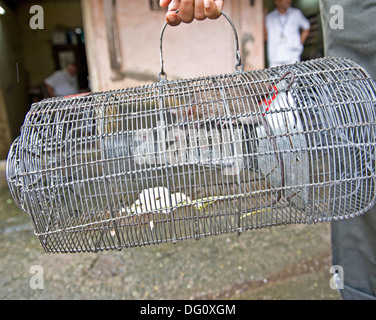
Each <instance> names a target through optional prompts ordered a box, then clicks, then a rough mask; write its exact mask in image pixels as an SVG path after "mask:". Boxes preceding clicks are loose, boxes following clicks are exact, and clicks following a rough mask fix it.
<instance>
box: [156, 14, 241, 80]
mask: <svg viewBox="0 0 376 320" xmlns="http://www.w3.org/2000/svg"><path fill="white" fill-rule="evenodd" d="M176 12H179V9H178V10H176ZM221 15H223V16H224V17H225V18H226V20H227V21H228V22H229V23H230V25H231V27H232V30H233V32H234V37H235V46H236V55H235V56H236V64H235V72H241V71H243V67H244V66H243V64H242V61H241V60H242V59H241V54H240V50H239V38H238V33H237V31H236V28H235V25H234V23H233V22H232V21H231V19H230V18H229V17H228V16H227V15H226V14H225V13H224V12H223V11H222V10H221ZM166 27H167V22H165V24H164V25H163V28H162V31H161V35H160V38H159V41H160V46H159V58H160V63H161V71H160V72H159V80H161V81H162V80H166V79H167V74H166V73H165V71H164V68H163V48H162V43H163V41H162V40H163V34H164V31H165V29H166Z"/></svg>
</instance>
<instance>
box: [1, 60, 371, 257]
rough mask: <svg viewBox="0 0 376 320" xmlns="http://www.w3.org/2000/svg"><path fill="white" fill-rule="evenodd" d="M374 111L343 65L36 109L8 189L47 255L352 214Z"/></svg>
mask: <svg viewBox="0 0 376 320" xmlns="http://www.w3.org/2000/svg"><path fill="white" fill-rule="evenodd" d="M375 106H376V86H375V82H373V81H372V79H371V78H370V77H369V75H368V74H367V72H366V71H365V70H364V69H362V68H361V67H360V66H358V65H357V64H355V63H354V62H352V61H351V60H349V59H345V58H322V59H316V60H311V61H307V62H301V63H297V64H294V65H287V66H282V67H276V68H270V69H265V70H257V71H250V72H245V71H241V72H240V71H239V72H235V73H234V74H228V75H218V76H208V77H201V78H196V79H187V80H176V81H167V80H164V81H161V82H159V83H156V84H153V85H146V86H142V87H136V88H130V89H124V90H116V91H108V92H100V93H91V94H87V95H80V96H76V97H66V98H52V99H46V100H43V101H41V102H39V103H35V104H33V105H32V107H31V110H30V111H29V113H28V114H27V116H26V119H25V122H24V124H23V126H22V129H21V135H20V137H19V138H17V139H16V140H15V142H14V144H13V145H12V147H11V150H10V152H9V156H8V161H7V180H8V184H9V188H10V190H11V193H12V196H13V197H14V199H15V202H16V203H17V205H18V206H19V207H20V208H21V209H22V210H24V211H25V212H27V213H28V214H29V215H30V217H31V219H32V221H33V224H34V227H35V234H36V235H37V236H38V237H39V240H40V242H41V244H42V246H43V248H44V249H45V250H46V251H47V252H85V251H94V252H95V251H99V250H109V249H121V248H129V247H135V246H143V245H150V244H159V243H166V242H176V241H179V240H185V239H199V238H201V237H205V236H211V235H218V234H222V233H232V232H239V233H241V232H244V231H246V230H250V229H256V228H262V227H270V226H276V225H286V224H294V223H315V222H322V221H331V220H332V219H343V218H349V217H354V216H357V215H360V214H362V213H364V212H365V211H366V210H368V209H369V208H370V207H371V206H372V205H373V204H374V202H375V142H376V139H375V128H376V114H375Z"/></svg>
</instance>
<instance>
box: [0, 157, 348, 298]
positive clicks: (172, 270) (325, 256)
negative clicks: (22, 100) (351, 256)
mask: <svg viewBox="0 0 376 320" xmlns="http://www.w3.org/2000/svg"><path fill="white" fill-rule="evenodd" d="M329 227H330V225H329V224H317V225H291V226H286V227H272V228H268V229H260V230H252V231H247V232H245V233H243V234H241V235H240V236H238V235H237V234H230V235H222V236H215V237H207V238H204V239H201V240H200V241H194V240H187V241H182V242H178V243H177V244H161V245H154V246H146V247H141V248H134V249H124V250H122V251H108V252H102V253H97V254H91V253H83V254H66V255H63V254H47V253H44V251H43V250H42V248H41V247H40V245H39V242H38V239H37V238H36V237H35V235H34V234H33V229H32V224H31V221H30V219H29V217H28V215H27V214H25V213H23V212H21V211H20V210H19V209H18V208H17V207H16V205H15V204H14V202H13V200H12V198H11V195H10V193H9V190H8V187H7V185H6V181H5V162H4V161H3V162H0V234H1V237H0V265H1V266H2V272H1V274H0V299H27V300H29V299H68V300H70V299H116V300H117V299H125V300H142V299H145V300H172V299H179V300H180V299H181V300H190V299H191V300H201V299H205V300H212V299H213V300H217V299H224V300H273V299H278V300H285V299H300V300H318V299H325V300H341V296H340V295H339V293H338V292H337V291H336V290H333V289H331V288H330V285H329V280H330V278H331V276H332V274H331V273H330V272H329V269H330V267H331V248H330V233H329V229H330V228H329ZM33 266H37V267H36V268H37V269H34V270H37V273H35V272H36V271H33V268H35V267H33ZM38 268H39V269H38ZM41 271H43V274H42V273H41ZM36 275H39V276H42V277H41V278H38V279H39V280H38V281H39V282H38V281H37V282H36V277H34V276H36ZM40 279H43V282H41V281H40ZM35 283H37V284H38V285H40V286H43V288H42V289H40V288H36V289H33V288H32V287H33V284H35Z"/></svg>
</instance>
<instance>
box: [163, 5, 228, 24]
mask: <svg viewBox="0 0 376 320" xmlns="http://www.w3.org/2000/svg"><path fill="white" fill-rule="evenodd" d="M223 3H224V0H160V1H159V5H160V6H161V7H164V8H165V7H168V11H167V13H166V21H167V23H168V24H169V25H171V26H177V25H179V24H180V23H181V22H185V23H190V22H192V21H193V20H194V19H196V20H204V19H206V18H209V19H217V18H219V17H220V15H221V10H222V8H223ZM178 9H179V12H178V13H176V10H178Z"/></svg>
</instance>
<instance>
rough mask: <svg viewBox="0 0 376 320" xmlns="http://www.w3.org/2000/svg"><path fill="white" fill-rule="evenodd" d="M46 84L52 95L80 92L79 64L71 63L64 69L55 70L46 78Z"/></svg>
mask: <svg viewBox="0 0 376 320" xmlns="http://www.w3.org/2000/svg"><path fill="white" fill-rule="evenodd" d="M44 84H45V85H46V89H47V92H48V94H49V96H51V97H58V96H69V95H73V94H77V93H79V92H80V88H79V86H78V79H77V66H76V65H75V64H69V65H67V66H66V67H65V68H64V69H63V70H58V71H55V72H54V73H53V74H52V75H51V76H49V77H48V78H46V79H45V80H44Z"/></svg>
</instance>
